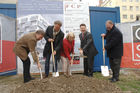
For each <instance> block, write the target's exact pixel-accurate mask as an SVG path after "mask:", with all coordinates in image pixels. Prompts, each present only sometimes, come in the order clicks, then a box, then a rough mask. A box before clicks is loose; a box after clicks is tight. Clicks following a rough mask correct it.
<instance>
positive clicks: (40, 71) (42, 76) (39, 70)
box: [39, 68, 43, 79]
mask: <svg viewBox="0 0 140 93" xmlns="http://www.w3.org/2000/svg"><path fill="white" fill-rule="evenodd" d="M39 72H40V77H41V79H43V76H42V71H41V68H39Z"/></svg>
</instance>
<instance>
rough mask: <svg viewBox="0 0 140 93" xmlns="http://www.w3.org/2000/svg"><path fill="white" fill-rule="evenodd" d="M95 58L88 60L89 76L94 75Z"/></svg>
mask: <svg viewBox="0 0 140 93" xmlns="http://www.w3.org/2000/svg"><path fill="white" fill-rule="evenodd" d="M93 65H94V56H92V57H89V58H88V71H89V75H90V76H92V75H93Z"/></svg>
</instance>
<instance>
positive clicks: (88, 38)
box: [79, 24, 98, 77]
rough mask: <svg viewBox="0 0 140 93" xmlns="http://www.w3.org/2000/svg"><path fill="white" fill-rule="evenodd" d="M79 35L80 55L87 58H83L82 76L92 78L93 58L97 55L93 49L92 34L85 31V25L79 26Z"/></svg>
mask: <svg viewBox="0 0 140 93" xmlns="http://www.w3.org/2000/svg"><path fill="white" fill-rule="evenodd" d="M80 30H81V34H80V35H79V38H80V40H81V48H80V54H81V55H84V56H87V58H84V75H86V76H89V77H92V76H93V65H94V56H96V55H97V54H98V51H97V50H96V48H95V45H94V41H93V38H92V34H91V33H89V32H88V31H86V25H85V24H81V25H80Z"/></svg>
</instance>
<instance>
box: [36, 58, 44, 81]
mask: <svg viewBox="0 0 140 93" xmlns="http://www.w3.org/2000/svg"><path fill="white" fill-rule="evenodd" d="M37 58H38V56H37ZM38 60H39V58H38ZM39 72H40V77H41V79H43V75H42V71H41V67H40V68H39Z"/></svg>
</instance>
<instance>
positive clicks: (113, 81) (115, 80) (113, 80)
mask: <svg viewBox="0 0 140 93" xmlns="http://www.w3.org/2000/svg"><path fill="white" fill-rule="evenodd" d="M117 81H119V79H115V78H113V79H112V80H111V82H112V83H115V82H117Z"/></svg>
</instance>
